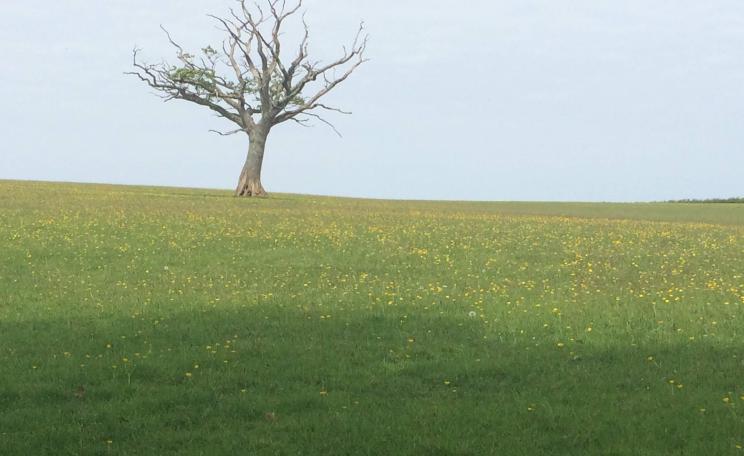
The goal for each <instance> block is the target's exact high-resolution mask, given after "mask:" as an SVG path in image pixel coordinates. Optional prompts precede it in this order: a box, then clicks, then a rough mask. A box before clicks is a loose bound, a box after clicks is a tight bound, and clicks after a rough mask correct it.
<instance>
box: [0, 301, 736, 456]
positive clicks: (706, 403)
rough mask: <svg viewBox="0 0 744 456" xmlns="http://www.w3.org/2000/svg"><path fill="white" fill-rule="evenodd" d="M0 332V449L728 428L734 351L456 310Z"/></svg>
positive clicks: (224, 450)
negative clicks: (501, 328) (548, 328)
mask: <svg viewBox="0 0 744 456" xmlns="http://www.w3.org/2000/svg"><path fill="white" fill-rule="evenodd" d="M0 343H1V344H2V345H0V347H1V348H0V349H1V350H2V351H0V362H1V363H2V366H3V367H2V370H0V386H1V388H0V410H2V411H3V413H2V415H0V454H9V455H10V454H110V453H113V454H375V455H377V454H439V455H466V454H525V455H526V454H628V455H631V454H633V455H635V454H697V453H702V452H703V451H707V452H709V453H711V454H726V453H730V452H732V451H733V450H734V448H735V445H736V444H737V443H739V442H741V439H744V431H743V430H744V418H743V417H742V411H744V409H742V407H744V401H742V400H740V399H739V395H741V394H742V393H744V391H742V384H741V379H742V377H741V376H740V375H738V374H741V372H742V362H741V358H740V357H738V356H739V355H740V352H737V351H735V350H733V349H731V348H727V347H715V346H713V345H712V344H710V343H697V344H692V343H690V344H686V345H679V346H667V347H658V346H632V345H629V344H628V345H627V346H624V347H623V346H620V342H618V346H617V347H614V348H605V349H602V348H598V347H593V346H592V344H590V343H589V342H587V343H584V344H580V343H576V344H573V345H571V346H565V347H557V346H556V345H555V344H554V343H550V342H549V341H545V342H544V343H540V341H539V340H538V342H536V341H535V340H533V339H532V337H529V336H524V335H510V336H506V335H502V336H499V335H498V334H496V333H494V332H493V331H492V330H487V329H485V327H484V326H483V324H482V323H481V322H480V321H478V320H474V319H472V320H471V319H463V320H454V319H452V318H444V317H426V316H418V317H414V316H410V317H406V318H403V316H401V315H364V316H360V315H358V316H353V317H352V316H349V315H331V316H330V317H327V316H325V315H320V314H317V313H303V312H300V311H296V312H295V311H286V310H285V311H281V310H276V309H273V310H272V309H266V308H256V309H253V310H246V311H244V312H233V311H217V310H215V311H211V312H208V313H198V314H197V313H195V314H177V315H171V316H165V317H156V316H146V317H145V318H143V317H138V318H126V319H115V318H106V319H101V320H94V319H87V320H80V321H75V322H73V323H71V322H69V321H34V322H21V323H10V322H0ZM536 344H537V345H536ZM649 357H651V358H649ZM724 398H728V403H727V402H724Z"/></svg>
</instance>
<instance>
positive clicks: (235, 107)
mask: <svg viewBox="0 0 744 456" xmlns="http://www.w3.org/2000/svg"><path fill="white" fill-rule="evenodd" d="M237 1H238V3H239V5H238V6H237V7H236V8H235V9H231V10H230V14H229V16H227V17H217V16H214V15H209V17H211V18H212V19H214V20H215V21H217V23H218V25H219V27H220V29H221V30H223V31H224V32H225V33H226V34H227V37H226V38H225V40H224V41H223V42H222V46H221V47H220V49H215V48H213V47H211V46H207V47H205V48H203V49H202V50H201V52H200V53H199V54H198V55H197V54H191V53H188V52H186V51H185V50H184V49H183V48H182V47H181V46H180V45H179V44H178V43H176V42H175V41H174V40H173V38H172V37H171V35H170V34H169V33H168V31H167V30H166V29H165V28H163V27H162V26H161V28H163V31H164V32H165V33H166V36H167V37H168V41H169V42H170V44H172V45H173V46H174V47H175V48H176V55H177V57H178V61H179V63H178V65H171V64H168V63H167V62H162V63H158V64H148V63H145V62H141V61H140V60H139V59H138V52H139V49H137V48H135V49H134V52H133V64H134V67H135V70H134V71H132V72H129V73H128V74H132V75H135V76H137V77H138V78H139V79H140V80H142V81H143V82H145V83H146V84H147V85H148V86H150V87H151V88H153V89H155V90H156V91H157V92H158V93H159V95H160V96H161V97H162V98H163V99H164V100H165V101H169V100H174V99H178V100H186V101H190V102H192V103H196V104H198V105H200V106H204V107H206V108H209V109H210V110H212V111H214V112H215V113H217V115H218V116H220V117H223V118H225V119H227V120H229V121H231V122H232V123H234V124H235V125H237V127H238V128H237V129H236V130H233V131H229V132H215V133H218V134H220V135H223V136H225V135H232V134H237V133H245V134H247V135H248V143H249V147H248V155H247V157H246V161H245V165H244V166H243V170H242V171H241V173H240V178H239V180H238V185H237V188H236V189H235V195H236V196H263V195H265V194H266V192H265V190H264V188H263V186H262V185H261V167H262V164H263V158H264V151H265V147H266V140H267V138H268V135H269V132H270V131H271V129H272V128H273V127H274V126H276V125H279V124H281V123H283V122H287V121H293V122H296V123H298V124H300V125H305V126H308V122H310V121H311V120H312V119H317V120H318V121H320V122H323V123H325V124H327V125H329V126H330V127H331V128H333V129H334V131H336V129H335V128H334V127H333V125H332V124H331V123H330V122H328V121H327V120H326V119H324V118H323V117H322V116H321V115H320V114H319V112H324V111H334V112H339V113H343V114H350V113H348V112H345V111H342V110H341V109H338V108H334V107H331V106H328V105H326V104H323V103H322V102H321V99H322V98H323V97H324V96H325V95H326V94H328V93H329V92H330V91H331V90H333V89H334V88H336V87H337V86H338V85H339V84H341V83H342V82H343V81H345V80H346V79H347V78H348V77H349V76H350V75H351V74H352V73H353V72H354V70H356V69H357V68H358V67H359V66H360V65H361V64H363V63H364V62H366V61H367V59H365V57H364V52H365V50H366V47H367V39H368V35H366V33H365V31H364V23H362V24H360V26H359V30H358V32H357V34H356V37H355V38H354V41H353V43H352V44H351V46H350V47H349V48H347V47H344V48H343V55H342V56H341V57H340V58H338V59H337V60H335V61H333V62H330V63H321V62H319V61H314V60H311V59H310V57H309V54H308V42H309V36H310V33H309V29H308V26H307V23H306V22H305V17H304V14H303V15H302V25H303V27H304V35H303V38H302V39H301V41H300V43H299V45H298V46H297V48H296V49H297V50H296V51H295V52H294V53H293V54H292V56H291V57H290V58H292V60H291V61H290V60H285V58H284V56H283V55H282V51H283V48H282V43H281V40H282V33H281V32H282V26H283V25H284V24H285V22H287V20H288V19H290V18H291V17H292V16H296V13H297V12H298V11H299V10H300V8H301V7H302V0H298V3H297V4H296V5H295V6H294V7H290V8H288V7H287V5H286V0H266V5H265V6H264V7H263V8H262V7H261V5H259V4H258V3H256V4H255V5H253V6H252V7H251V6H249V5H248V4H247V3H246V1H245V0H237ZM336 133H338V132H337V131H336Z"/></svg>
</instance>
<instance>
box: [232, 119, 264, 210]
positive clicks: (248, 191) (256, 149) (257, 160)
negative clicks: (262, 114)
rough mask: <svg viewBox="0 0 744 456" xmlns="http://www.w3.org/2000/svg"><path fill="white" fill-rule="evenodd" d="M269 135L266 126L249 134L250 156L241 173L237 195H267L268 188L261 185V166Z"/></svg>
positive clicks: (236, 190)
mask: <svg viewBox="0 0 744 456" xmlns="http://www.w3.org/2000/svg"><path fill="white" fill-rule="evenodd" d="M268 135H269V132H268V130H267V129H264V128H256V129H255V130H254V131H253V132H251V133H250V134H249V135H248V138H249V142H250V144H249V146H248V156H247V157H246V159H245V164H244V165H243V171H241V173H240V179H239V180H238V186H237V188H236V189H235V196H266V190H264V188H263V186H262V185H261V166H262V165H263V158H264V150H265V148H266V138H267V137H268Z"/></svg>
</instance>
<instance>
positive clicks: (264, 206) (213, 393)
mask: <svg viewBox="0 0 744 456" xmlns="http://www.w3.org/2000/svg"><path fill="white" fill-rule="evenodd" d="M0 253H1V255H0V455H16V454H18V455H67V454H70V455H72V454H101V455H108V454H117V455H144V454H152V455H167V454H179V455H201V454H203V455H218V454H225V455H236V454H280V455H285V454H322V455H330V454H334V455H335V454H368V455H386V454H401V455H419V454H420V455H480V454H498V455H511V454H515V455H536V454H567V455H583V454H614V455H657V454H658V455H691V454H706V455H724V454H744V450H742V446H744V205H742V204H726V205H715V204H707V205H704V204H627V205H625V204H557V203H554V204H550V203H436V202H390V201H366V200H353V199H334V198H322V197H309V196H291V195H274V196H272V197H271V198H268V199H258V200H256V199H250V200H242V199H235V198H232V197H231V196H230V195H229V193H227V192H219V191H203V190H184V189H162V188H144V187H114V186H95V185H68V184H66V185H62V184H50V183H22V182H13V181H0Z"/></svg>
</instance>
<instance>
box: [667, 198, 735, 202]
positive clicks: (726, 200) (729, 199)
mask: <svg viewBox="0 0 744 456" xmlns="http://www.w3.org/2000/svg"><path fill="white" fill-rule="evenodd" d="M668 202H669V203H744V197H741V198H710V199H682V200H671V201H668Z"/></svg>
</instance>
